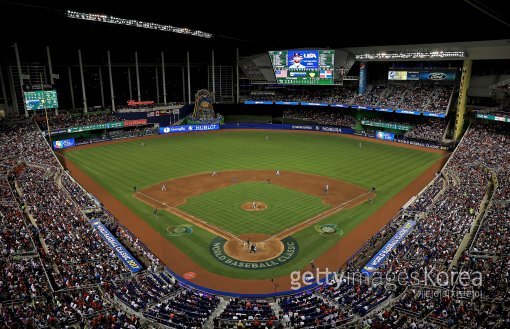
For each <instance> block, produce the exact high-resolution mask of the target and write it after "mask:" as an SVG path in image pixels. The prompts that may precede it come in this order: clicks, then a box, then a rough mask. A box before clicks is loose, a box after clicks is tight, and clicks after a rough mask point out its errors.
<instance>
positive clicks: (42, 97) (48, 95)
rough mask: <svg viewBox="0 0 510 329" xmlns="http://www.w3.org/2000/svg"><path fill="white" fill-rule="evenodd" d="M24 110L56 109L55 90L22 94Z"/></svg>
mask: <svg viewBox="0 0 510 329" xmlns="http://www.w3.org/2000/svg"><path fill="white" fill-rule="evenodd" d="M23 99H24V101H25V108H26V109H27V110H29V111H35V110H43V109H45V108H46V109H56V108H58V98H57V91H56V90H35V91H25V92H23Z"/></svg>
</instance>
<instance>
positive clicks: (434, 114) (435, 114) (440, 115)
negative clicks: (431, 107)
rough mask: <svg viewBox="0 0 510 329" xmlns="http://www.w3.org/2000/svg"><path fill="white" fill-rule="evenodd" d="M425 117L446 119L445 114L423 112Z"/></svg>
mask: <svg viewBox="0 0 510 329" xmlns="http://www.w3.org/2000/svg"><path fill="white" fill-rule="evenodd" d="M423 115H424V116H426V117H435V118H446V114H444V113H432V112H423Z"/></svg>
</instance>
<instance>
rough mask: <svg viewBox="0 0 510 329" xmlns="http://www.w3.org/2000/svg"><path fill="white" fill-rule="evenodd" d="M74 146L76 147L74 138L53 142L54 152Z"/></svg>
mask: <svg viewBox="0 0 510 329" xmlns="http://www.w3.org/2000/svg"><path fill="white" fill-rule="evenodd" d="M75 145H76V143H75V141H74V138H69V139H62V140H59V141H53V149H54V150H61V149H65V148H68V147H72V146H75Z"/></svg>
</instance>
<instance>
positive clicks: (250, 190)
mask: <svg viewBox="0 0 510 329" xmlns="http://www.w3.org/2000/svg"><path fill="white" fill-rule="evenodd" d="M252 201H260V202H264V203H266V204H267V206H268V208H267V209H266V210H263V211H246V210H243V209H241V207H240V206H241V205H242V204H243V203H245V202H252ZM179 208H180V209H182V210H184V211H185V212H187V213H189V214H192V215H194V216H197V217H199V218H201V219H203V220H205V221H206V222H208V223H210V224H212V225H215V226H218V227H221V228H223V229H225V230H227V231H228V232H230V233H234V234H236V235H237V234H248V233H259V234H267V235H273V234H276V233H278V232H281V231H283V230H284V229H286V228H289V227H292V226H294V225H296V224H298V223H300V222H302V221H304V220H306V219H308V218H310V217H312V216H313V215H316V214H318V213H321V212H323V211H325V210H327V209H329V208H330V206H329V205H326V204H324V203H322V200H321V199H320V198H318V197H315V196H311V195H307V194H304V193H301V192H297V191H293V190H290V189H287V188H285V187H281V186H278V185H275V184H267V183H263V182H258V183H239V184H235V185H232V186H230V187H227V188H223V189H219V190H216V191H212V192H208V193H204V194H201V195H198V196H195V197H192V198H189V199H188V200H187V202H186V204H185V205H182V206H180V207H179Z"/></svg>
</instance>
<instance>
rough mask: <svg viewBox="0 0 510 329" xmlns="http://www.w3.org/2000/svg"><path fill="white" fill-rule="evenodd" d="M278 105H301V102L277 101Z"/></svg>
mask: <svg viewBox="0 0 510 329" xmlns="http://www.w3.org/2000/svg"><path fill="white" fill-rule="evenodd" d="M275 104H276V105H299V102H281V101H280V102H275Z"/></svg>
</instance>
